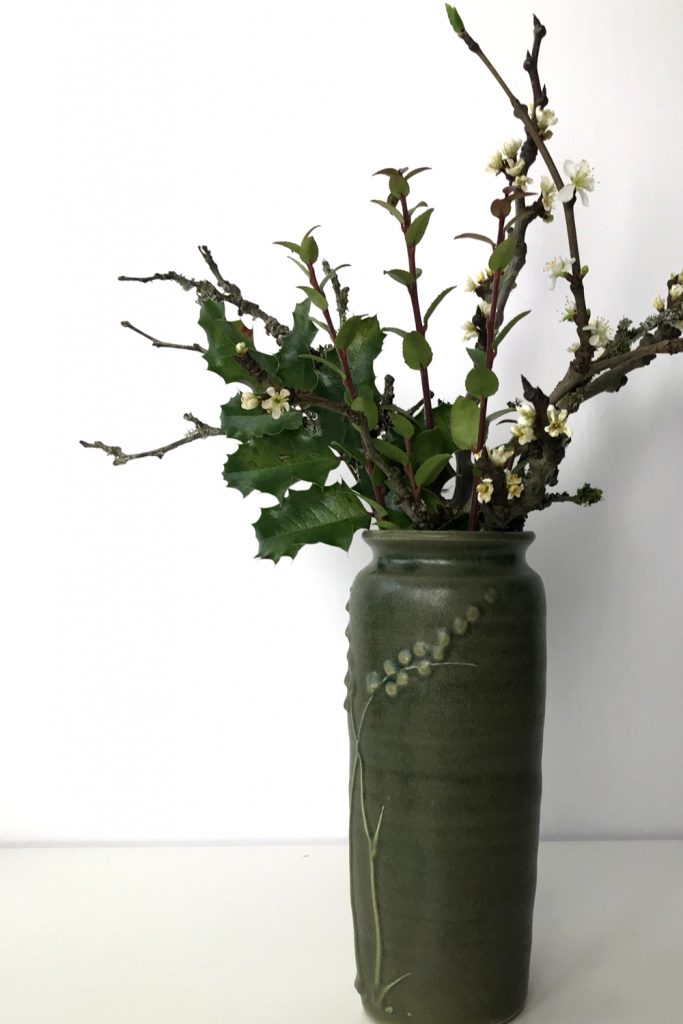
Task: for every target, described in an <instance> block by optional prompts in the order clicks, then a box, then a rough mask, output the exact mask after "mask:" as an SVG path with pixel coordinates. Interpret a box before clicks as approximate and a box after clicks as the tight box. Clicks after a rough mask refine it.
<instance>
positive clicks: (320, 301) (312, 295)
mask: <svg viewBox="0 0 683 1024" xmlns="http://www.w3.org/2000/svg"><path fill="white" fill-rule="evenodd" d="M297 288H300V289H301V291H302V292H304V293H305V294H306V295H308V297H309V299H310V300H311V302H312V303H313V305H314V306H317V307H318V309H322V310H325V309H329V305H330V304H329V302H328V301H327V299H326V298H325V296H324V295H321V294H320V292H319V291H318V290H317V289H316V288H309V287H308V286H307V285H305V284H299V285H297Z"/></svg>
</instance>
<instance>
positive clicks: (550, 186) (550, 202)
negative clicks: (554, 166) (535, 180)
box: [541, 174, 557, 220]
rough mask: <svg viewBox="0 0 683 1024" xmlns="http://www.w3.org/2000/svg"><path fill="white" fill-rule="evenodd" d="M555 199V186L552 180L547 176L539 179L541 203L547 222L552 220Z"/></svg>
mask: <svg viewBox="0 0 683 1024" xmlns="http://www.w3.org/2000/svg"><path fill="white" fill-rule="evenodd" d="M556 197H557V186H556V185H555V182H554V181H553V179H552V178H549V177H548V175H547V174H544V175H542V177H541V202H542V203H543V209H544V210H545V212H546V213H547V214H548V216H547V218H546V219H547V220H552V219H553V217H552V213H553V207H554V206H555V199H556Z"/></svg>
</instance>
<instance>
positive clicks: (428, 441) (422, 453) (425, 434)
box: [413, 427, 450, 466]
mask: <svg viewBox="0 0 683 1024" xmlns="http://www.w3.org/2000/svg"><path fill="white" fill-rule="evenodd" d="M449 436H450V428H449ZM441 451H443V440H442V435H441V431H440V430H439V429H438V428H436V427H435V428H434V429H432V430H422V431H420V433H419V434H417V436H416V437H415V438H414V439H413V465H414V466H420V465H422V463H423V462H426V461H427V459H431V457H432V456H433V455H437V454H438V453H439V452H441Z"/></svg>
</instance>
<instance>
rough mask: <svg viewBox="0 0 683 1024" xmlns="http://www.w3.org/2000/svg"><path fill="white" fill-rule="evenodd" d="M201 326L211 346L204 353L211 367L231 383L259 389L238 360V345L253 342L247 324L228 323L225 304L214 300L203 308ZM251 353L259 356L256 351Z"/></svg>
mask: <svg viewBox="0 0 683 1024" xmlns="http://www.w3.org/2000/svg"><path fill="white" fill-rule="evenodd" d="M199 324H200V326H201V327H202V328H203V330H204V332H205V334H206V337H207V340H208V343H209V344H208V348H207V351H206V352H205V353H204V359H205V360H206V364H207V366H208V368H209V369H210V370H212V371H213V372H214V373H217V374H218V375H219V376H220V377H222V378H223V380H224V381H226V382H227V383H228V384H232V383H234V382H239V383H240V384H248V385H250V386H251V387H256V386H257V382H256V381H255V379H254V377H253V376H252V375H251V374H250V373H249V372H248V371H247V370H245V369H244V367H243V366H241V365H240V363H238V362H237V360H236V358H235V354H236V353H235V346H236V345H237V344H238V343H239V342H245V341H248V340H249V339H250V335H249V333H248V331H247V329H246V327H245V326H244V324H243V323H242V322H241V321H240V320H226V319H225V305H224V303H222V302H213V300H211V299H208V300H207V301H206V302H203V303H202V305H201V308H200V311H199ZM251 354H252V356H254V357H255V356H256V353H255V352H254V350H253V349H252V350H251ZM261 390H263V388H262V386H261Z"/></svg>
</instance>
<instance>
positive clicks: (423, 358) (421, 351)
mask: <svg viewBox="0 0 683 1024" xmlns="http://www.w3.org/2000/svg"><path fill="white" fill-rule="evenodd" d="M403 359H404V360H405V362H406V364H407V365H408V366H409V367H410V368H411V370H420V369H422V367H425V366H429V364H430V363H431V361H432V350H431V348H430V345H429V342H428V341H427V339H426V338H425V336H424V335H423V334H420V333H419V331H411V332H410V334H406V336H405V338H404V339H403Z"/></svg>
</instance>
